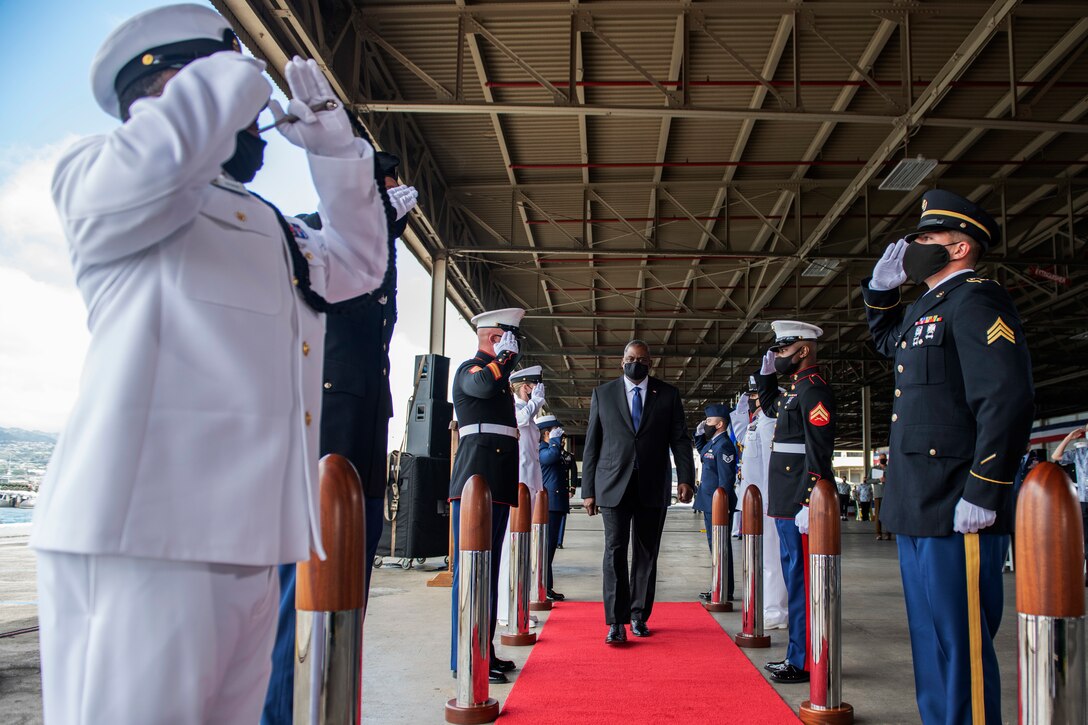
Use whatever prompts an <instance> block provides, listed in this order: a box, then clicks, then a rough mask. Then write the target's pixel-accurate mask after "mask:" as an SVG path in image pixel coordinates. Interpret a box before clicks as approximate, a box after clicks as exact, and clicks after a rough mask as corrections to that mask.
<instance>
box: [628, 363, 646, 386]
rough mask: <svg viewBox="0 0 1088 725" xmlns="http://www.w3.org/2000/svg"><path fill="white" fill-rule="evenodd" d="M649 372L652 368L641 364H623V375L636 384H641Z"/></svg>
mask: <svg viewBox="0 0 1088 725" xmlns="http://www.w3.org/2000/svg"><path fill="white" fill-rule="evenodd" d="M649 372H650V368H649V367H647V366H646V365H644V364H643V363H640V362H629V363H624V364H623V374H624V375H626V376H627V378H628V379H629V380H634V381H635V382H636V383H641V382H642V380H643V378H645V377H646V376H647V375H648V374H649Z"/></svg>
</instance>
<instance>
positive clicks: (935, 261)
mask: <svg viewBox="0 0 1088 725" xmlns="http://www.w3.org/2000/svg"><path fill="white" fill-rule="evenodd" d="M949 260H950V257H949V256H948V250H947V249H945V247H944V245H943V244H919V243H918V242H911V243H910V244H908V245H907V251H906V252H904V253H903V271H904V272H905V273H906V275H907V277H909V278H910V280H911V281H912V282H914V283H915V284H922V283H923V282H925V281H926V280H927V279H929V278H930V277H932V276H933V275H935V274H937V273H938V272H940V271H941V270H942V269H944V268H945V265H947V264H948V262H949Z"/></svg>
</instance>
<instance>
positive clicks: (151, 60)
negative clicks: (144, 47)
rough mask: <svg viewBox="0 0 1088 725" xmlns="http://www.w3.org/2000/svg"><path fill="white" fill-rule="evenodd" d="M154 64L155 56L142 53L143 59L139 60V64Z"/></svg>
mask: <svg viewBox="0 0 1088 725" xmlns="http://www.w3.org/2000/svg"><path fill="white" fill-rule="evenodd" d="M154 62H155V56H153V55H151V54H150V53H144V54H143V57H142V58H140V63H142V64H143V65H151V64H152V63H154Z"/></svg>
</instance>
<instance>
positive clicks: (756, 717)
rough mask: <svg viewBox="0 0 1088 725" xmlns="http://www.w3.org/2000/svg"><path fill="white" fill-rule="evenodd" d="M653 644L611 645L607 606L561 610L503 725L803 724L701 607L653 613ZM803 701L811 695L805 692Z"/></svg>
mask: <svg viewBox="0 0 1088 725" xmlns="http://www.w3.org/2000/svg"><path fill="white" fill-rule="evenodd" d="M649 625H650V630H651V636H650V637H648V638H646V639H639V638H638V637H632V636H631V633H630V628H628V633H627V638H628V642H627V644H625V645H619V646H610V645H606V644H605V643H604V636H605V634H606V633H607V628H606V627H605V624H604V608H603V605H602V604H601V603H600V602H563V603H562V604H557V605H556V607H555V609H553V610H552V612H551V614H549V615H548V621H547V623H546V624H545V625H544V628H543V631H542V633H541V635H540V640H539V642H538V643H537V644H536V645H535V646H534V647H533V652H532V654H531V655H529V660H528V661H527V662H526V663H525V666H524V667H523V668H522V670H521V672H520V673H518V679H517V681H516V682H515V683H514V687H513V689H512V690H511V692H510V696H509V697H508V698H507V699H506V703H505V705H504V706H503V710H502V715H501V716H500V717H499V720H498V721H499V722H500V723H501V724H502V725H518V724H519V723H524V724H525V725H545V724H547V723H558V724H560V725H580V724H581V723H592V724H593V725H599V724H600V723H623V725H637V724H639V723H646V724H647V725H651V724H652V725H661V724H662V723H738V724H739V723H752V724H753V725H756V724H758V725H773V724H774V723H798V722H800V721H799V720H798V719H797V716H796V715H794V713H793V711H792V710H791V709H790V708H789V707H788V706H787V705H786V703H784V702H783V701H782V698H780V697H779V696H778V693H776V692H775V691H774V689H773V688H772V687H771V686H770V685H769V684H767V682H766V681H765V680H764V679H763V676H762V675H761V674H760V673H759V672H758V671H757V670H756V668H755V667H754V666H753V665H752V663H751V662H749V661H748V658H747V657H745V656H744V654H742V653H741V651H740V650H739V649H738V648H737V646H736V645H735V644H733V640H732V639H731V638H730V637H729V635H727V634H726V633H725V632H724V631H722V628H721V627H720V626H719V625H718V623H717V622H715V621H714V619H713V617H711V616H710V614H708V613H707V612H706V611H705V610H704V609H703V608H702V607H701V606H700V605H698V604H695V603H693V602H665V603H658V604H655V605H654V613H653V616H652V617H651V618H650V621H649ZM797 697H798V701H800V700H802V699H807V697H808V687H807V686H800V685H799V686H798V689H797Z"/></svg>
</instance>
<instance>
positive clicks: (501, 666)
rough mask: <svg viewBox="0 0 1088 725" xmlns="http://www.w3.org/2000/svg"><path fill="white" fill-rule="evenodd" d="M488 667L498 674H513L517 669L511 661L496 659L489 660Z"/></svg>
mask: <svg viewBox="0 0 1088 725" xmlns="http://www.w3.org/2000/svg"><path fill="white" fill-rule="evenodd" d="M489 667H490V669H493V670H498V671H499V672H513V671H514V670H516V669H517V668H518V666H517V665H515V664H514V661H513V660H500V659H499V658H498V657H496V658H494V659H493V660H491V664H490V665H489Z"/></svg>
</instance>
